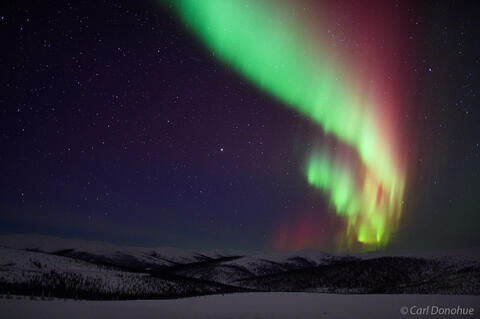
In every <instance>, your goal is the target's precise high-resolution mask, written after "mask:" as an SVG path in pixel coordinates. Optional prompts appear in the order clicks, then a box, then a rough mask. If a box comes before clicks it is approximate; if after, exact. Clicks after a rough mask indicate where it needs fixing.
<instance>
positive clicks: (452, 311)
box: [400, 305, 475, 316]
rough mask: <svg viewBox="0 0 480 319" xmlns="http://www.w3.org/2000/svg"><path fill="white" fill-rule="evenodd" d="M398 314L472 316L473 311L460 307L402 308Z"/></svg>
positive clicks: (470, 308)
mask: <svg viewBox="0 0 480 319" xmlns="http://www.w3.org/2000/svg"><path fill="white" fill-rule="evenodd" d="M400 313H401V314H402V315H411V316H429V315H432V316H434V315H436V316H438V315H440V316H442V315H443V316H455V315H457V316H473V315H474V314H475V309H474V308H473V307H462V306H435V305H430V306H403V307H401V308H400Z"/></svg>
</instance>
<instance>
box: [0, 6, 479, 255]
mask: <svg viewBox="0 0 480 319" xmlns="http://www.w3.org/2000/svg"><path fill="white" fill-rule="evenodd" d="M334 3H335V2H331V3H330V2H326V4H324V6H323V7H320V6H319V5H318V2H316V1H308V0H305V1H303V0H302V1H298V2H295V3H293V2H292V3H291V4H290V5H289V6H286V7H284V8H282V9H281V10H284V11H285V12H292V10H293V9H292V8H294V9H295V10H298V12H299V13H298V14H299V15H300V16H308V17H309V18H310V19H311V20H310V21H313V22H312V23H310V24H305V28H310V29H315V32H314V34H322V35H325V39H327V40H325V41H324V42H323V44H324V46H327V47H328V48H329V52H333V53H332V54H335V53H337V52H340V53H338V56H341V57H342V58H339V61H340V62H339V63H341V62H342V61H345V63H344V64H341V65H342V66H344V68H345V69H347V71H346V72H345V74H349V71H348V69H349V68H350V67H349V64H348V63H347V62H348V61H347V60H351V59H352V57H356V56H359V55H360V53H362V52H365V51H358V52H357V51H356V49H355V47H358V46H359V47H362V46H363V47H367V48H368V49H369V50H370V51H373V52H375V54H365V55H363V56H364V57H365V59H367V60H368V63H371V64H372V65H375V64H376V65H377V68H378V69H379V70H380V71H378V74H380V75H381V77H380V76H379V77H377V78H376V79H377V80H380V79H386V78H388V79H389V81H390V80H391V81H392V83H394V84H395V85H390V86H389V88H391V90H392V95H394V96H395V101H396V104H395V118H394V119H395V121H394V122H395V128H396V132H397V134H398V136H399V139H400V140H401V141H402V147H401V148H400V149H399V151H398V152H399V153H400V154H401V155H400V156H397V157H398V158H400V159H401V161H402V163H405V167H407V169H406V172H405V176H406V177H405V190H404V194H403V196H402V200H401V207H402V214H401V217H400V219H399V222H398V226H397V227H395V228H394V229H393V230H392V232H391V234H390V238H389V242H388V245H386V246H385V247H383V248H384V249H387V250H391V251H414V250H432V249H449V248H460V247H473V246H479V245H480V235H479V233H478V231H477V225H478V223H479V222H480V215H479V213H478V212H479V210H480V198H479V196H478V189H480V128H479V123H480V113H479V110H478V101H479V100H480V98H479V96H478V94H479V85H480V44H479V43H478V41H476V39H477V38H478V35H479V34H478V32H479V31H478V30H480V25H479V24H480V19H479V16H478V10H475V8H474V5H472V4H468V3H467V2H456V1H438V2H436V1H428V2H427V1H426V2H422V4H418V3H415V2H414V1H411V2H408V1H407V2H405V1H382V2H380V1H371V2H369V3H368V5H367V4H365V3H363V2H362V4H358V3H357V4H355V2H354V1H348V0H347V1H344V2H340V3H339V4H338V3H337V4H334ZM173 7H174V5H172V3H171V2H168V1H164V2H163V3H161V4H159V3H157V2H153V1H151V2H150V1H129V2H124V1H122V2H120V1H95V2H92V1H75V2H73V1H72V2H69V1H49V2H47V3H45V2H41V1H33V2H32V1H15V2H13V1H8V2H5V3H2V4H1V5H0V30H1V31H0V32H1V34H2V38H3V41H2V42H3V43H4V49H3V50H2V51H1V53H0V68H1V70H2V72H1V78H0V79H1V82H0V88H1V89H0V92H1V94H0V114H1V115H0V116H1V126H0V145H1V151H0V172H1V176H2V178H1V179H0V189H1V192H0V232H1V233H40V234H49V235H57V236H64V237H79V238H84V239H94V240H105V241H109V242H113V243H118V244H126V245H143V246H175V247H185V248H207V249H217V248H221V249H236V250H292V249H294V250H296V249H309V248H315V249H323V250H326V251H336V250H337V249H338V242H337V239H338V234H339V233H342V232H344V231H345V220H344V219H343V218H341V216H338V215H337V214H335V212H334V211H333V210H334V207H332V205H331V204H330V202H329V198H328V196H327V194H325V193H322V192H321V191H319V190H318V189H315V187H312V185H309V183H308V182H307V181H306V178H305V174H304V167H305V154H308V153H309V152H311V151H312V150H313V149H314V148H315V144H316V143H317V142H318V140H321V141H322V143H323V144H328V145H329V146H331V147H332V149H335V150H336V149H337V147H338V148H342V145H338V141H333V142H331V141H330V140H331V139H332V138H331V136H329V135H328V134H326V133H325V131H324V130H322V128H321V127H319V125H318V123H315V121H313V120H312V119H310V118H309V117H308V116H305V115H304V114H302V113H301V112H297V110H295V109H294V108H289V107H285V105H284V104H285V103H284V102H283V101H282V100H281V99H279V98H278V97H275V96H272V94H270V93H269V92H268V91H267V90H264V89H261V88H259V87H258V85H256V83H255V82H254V81H251V80H249V79H248V77H245V76H243V75H242V74H241V72H238V70H236V69H235V68H234V67H232V66H231V65H229V64H228V63H225V61H222V59H221V58H219V57H218V55H219V54H218V52H216V51H215V49H214V48H212V47H209V46H208V45H206V44H205V43H204V42H203V41H202V39H201V38H200V37H198V36H196V35H195V33H194V32H192V30H191V29H189V28H188V26H186V25H185V23H184V22H182V19H181V17H179V14H178V12H176V11H175V9H174V8H173ZM321 8H324V9H325V8H327V10H324V11H325V12H322V17H324V18H325V20H324V21H322V23H318V24H316V22H315V19H316V18H319V16H317V15H316V14H315V13H316V12H317V11H319V10H321ZM295 12H297V11H295ZM302 12H307V13H302ZM372 12H373V13H372ZM352 13H353V14H352ZM358 30H360V31H358ZM279 34H280V38H281V37H282V33H281V32H280V31H279ZM347 51H348V52H349V53H348V55H347V54H345V52H347ZM370 51H369V52H370ZM342 52H343V53H342ZM357 53H358V54H357ZM342 59H345V60H342ZM389 83H390V82H389ZM389 92H390V91H389ZM393 92H394V94H393ZM350 93H351V92H350ZM345 94H349V92H348V90H346V92H345ZM325 141H327V142H325ZM352 249H356V248H355V247H353V248H352Z"/></svg>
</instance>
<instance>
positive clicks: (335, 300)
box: [0, 293, 480, 319]
mask: <svg viewBox="0 0 480 319" xmlns="http://www.w3.org/2000/svg"><path fill="white" fill-rule="evenodd" d="M405 306H407V307H411V306H417V307H426V306H437V307H439V308H441V307H458V306H460V307H463V308H474V312H473V315H470V316H454V317H455V318H480V296H445V295H337V294H334V295H332V294H313V293H238V294H230V295H212V296H203V297H193V298H184V299H174V300H136V301H73V300H67V301H63V300H53V301H40V300H27V299H22V300H17V299H10V300H7V299H1V300H0V314H1V317H2V318H6V319H9V318H22V319H23V318H25V319H28V318H36V319H42V318H45V319H47V318H48V319H55V318H69V319H77V318H79V319H80V318H82V319H83V318H88V319H96V318H115V319H121V318H129V319H131V318H152V319H153V318H155V319H163V318H212V319H216V318H355V319H361V318H408V317H414V318H415V317H420V318H421V317H423V318H425V317H432V318H450V317H451V316H445V315H443V316H438V315H437V316H433V315H431V316H421V315H408V314H407V315H402V314H401V313H400V309H401V308H402V307H405Z"/></svg>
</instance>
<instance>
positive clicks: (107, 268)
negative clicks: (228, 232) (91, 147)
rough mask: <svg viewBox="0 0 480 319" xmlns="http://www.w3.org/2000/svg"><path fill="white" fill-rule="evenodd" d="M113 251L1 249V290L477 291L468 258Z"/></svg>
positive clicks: (167, 294)
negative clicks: (172, 255)
mask: <svg viewBox="0 0 480 319" xmlns="http://www.w3.org/2000/svg"><path fill="white" fill-rule="evenodd" d="M115 249H117V248H115ZM118 249H119V251H118V252H115V254H113V255H111V256H108V255H99V254H98V252H97V253H92V252H88V251H79V250H77V249H73V248H72V249H61V250H57V251H49V252H47V250H45V251H39V250H36V251H33V250H31V249H30V250H28V249H14V248H6V247H2V248H1V251H0V294H4V295H7V296H11V295H25V296H31V298H37V297H40V298H42V299H48V298H52V297H57V298H72V299H100V300H101V299H108V300H116V299H156V298H182V297H188V296H198V295H206V294H225V293H233V292H247V291H263V292H265V291H272V292H294V291H295V292H319V293H340V294H349V293H355V294H358V293H361V294H404V293H407V294H455V295H457V294H458V295H479V294H480V284H479V283H480V261H479V260H478V258H474V257H455V258H453V257H449V258H447V257H442V258H439V257H433V258H432V257H431V258H417V257H374V258H359V257H352V256H335V255H329V254H322V253H319V252H316V253H317V256H316V257H317V258H314V257H313V255H312V256H308V254H307V255H305V254H303V255H302V254H300V253H299V254H295V253H292V254H290V255H287V254H286V255H284V256H283V257H282V258H280V259H278V258H277V259H275V258H274V259H273V260H268V258H264V257H265V256H262V255H257V256H238V255H217V256H214V257H212V256H206V255H203V254H195V257H194V259H190V260H185V261H184V262H178V261H177V262H172V259H169V257H168V256H162V255H159V254H158V252H154V251H152V252H151V253H146V255H144V256H142V258H143V257H145V258H143V259H142V258H139V257H138V255H135V254H129V252H128V251H123V252H122V251H121V249H122V248H121V247H118ZM87 250H88V249H87ZM318 256H320V259H319V258H318ZM158 260H160V261H162V262H164V261H167V262H168V263H167V264H159V263H156V261H158Z"/></svg>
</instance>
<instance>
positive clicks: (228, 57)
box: [174, 0, 406, 246]
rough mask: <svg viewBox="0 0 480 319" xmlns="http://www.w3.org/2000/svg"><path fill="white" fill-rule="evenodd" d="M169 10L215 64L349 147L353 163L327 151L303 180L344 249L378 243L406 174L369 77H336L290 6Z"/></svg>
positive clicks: (393, 220) (396, 212)
mask: <svg viewBox="0 0 480 319" xmlns="http://www.w3.org/2000/svg"><path fill="white" fill-rule="evenodd" d="M174 5H175V7H176V8H177V11H178V12H179V14H180V16H181V18H182V20H183V22H184V23H185V24H186V25H187V26H188V27H189V28H190V29H192V30H193V31H194V32H195V33H196V34H198V35H199V36H200V37H201V38H202V40H203V41H204V42H205V43H206V44H207V45H208V46H209V47H210V48H211V49H213V50H214V52H215V53H217V55H218V56H219V58H220V59H222V60H223V61H225V62H226V63H227V64H228V65H230V66H232V67H233V68H235V69H237V70H238V71H239V72H240V73H241V74H242V75H244V76H245V77H247V78H248V79H249V80H250V81H252V82H253V83H254V84H256V85H257V86H258V87H260V88H261V89H262V90H265V91H266V92H268V93H269V94H271V95H273V96H274V97H276V98H278V99H280V100H281V101H282V102H283V104H284V105H285V106H288V107H291V108H293V109H295V110H296V111H298V112H300V113H302V114H303V115H305V116H307V117H308V118H309V119H311V120H312V121H314V122H316V123H317V124H318V125H320V126H321V127H322V129H323V131H324V132H325V133H326V134H331V135H333V136H335V137H336V138H337V139H339V140H341V141H342V142H343V143H345V144H348V145H349V146H351V147H353V148H354V150H355V152H356V155H358V156H357V157H358V159H356V158H350V159H347V160H346V161H345V160H343V159H341V158H339V156H338V155H337V154H336V153H335V152H332V151H330V150H328V149H327V148H323V149H322V150H321V151H318V154H312V155H310V158H309V160H308V164H307V171H306V175H307V179H308V182H309V183H310V184H311V185H313V186H314V187H317V188H318V189H320V190H322V191H324V192H325V193H326V194H328V196H329V197H330V202H331V203H332V204H333V206H334V207H335V210H336V212H337V214H339V215H341V216H343V217H345V218H346V220H347V228H346V234H345V236H346V238H348V240H347V241H348V243H349V242H351V241H353V240H356V241H358V242H360V243H364V244H370V245H372V244H373V245H376V246H378V245H383V244H386V243H387V242H388V237H389V233H390V232H391V231H393V230H395V228H396V227H397V224H398V220H399V218H400V217H401V209H402V207H401V205H402V200H403V192H404V186H405V175H406V173H405V169H406V168H405V164H404V163H403V161H402V159H401V158H399V155H398V154H396V153H395V151H396V150H395V149H394V148H395V146H396V145H397V143H398V141H396V140H394V138H395V137H396V134H395V132H391V131H390V130H391V128H392V127H393V125H392V124H393V123H392V124H391V123H388V120H389V119H388V118H386V117H385V116H383V114H382V112H385V109H387V110H390V109H394V108H395V107H396V105H393V106H391V105H384V104H385V103H388V101H386V100H382V99H381V97H379V94H378V92H376V89H377V88H375V87H373V88H371V87H367V86H365V85H364V84H363V83H362V82H363V80H364V79H365V78H368V77H371V76H372V77H375V74H367V75H365V74H364V75H363V76H364V78H360V79H359V77H358V75H357V74H349V73H348V70H347V71H345V72H341V71H340V70H341V67H340V63H342V62H341V59H335V58H334V57H335V54H336V52H334V51H333V50H328V49H326V47H327V45H324V43H322V41H321V37H320V36H317V34H316V33H315V32H308V30H305V27H306V25H305V24H304V25H302V24H301V21H302V20H301V16H295V17H291V16H289V15H288V12H294V11H293V10H291V9H290V10H289V8H288V7H289V6H294V5H295V4H293V3H292V4H288V5H285V6H286V8H282V6H283V5H280V6H276V2H275V1H265V2H259V1H242V2H240V1H235V0H231V1H225V0H220V1H213V0H212V1H196V0H185V1H176V2H174ZM317 9H318V10H319V11H320V12H321V11H322V9H323V8H322V7H321V6H319V8H317ZM245 21H248V23H245ZM320 24H321V23H320ZM369 72H371V71H369ZM352 78H353V79H354V80H351V79H352ZM340 162H342V163H340ZM357 162H360V163H357Z"/></svg>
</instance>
